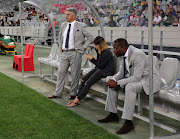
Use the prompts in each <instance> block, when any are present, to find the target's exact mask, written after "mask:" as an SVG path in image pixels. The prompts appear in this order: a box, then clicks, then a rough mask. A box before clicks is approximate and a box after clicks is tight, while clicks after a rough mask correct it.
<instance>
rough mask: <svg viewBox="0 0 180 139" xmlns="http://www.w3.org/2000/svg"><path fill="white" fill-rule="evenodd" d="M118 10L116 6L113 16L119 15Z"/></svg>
mask: <svg viewBox="0 0 180 139" xmlns="http://www.w3.org/2000/svg"><path fill="white" fill-rule="evenodd" d="M119 13H120V10H119V8H118V6H116V9H115V11H114V16H119Z"/></svg>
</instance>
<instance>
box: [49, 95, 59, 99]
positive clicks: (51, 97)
mask: <svg viewBox="0 0 180 139" xmlns="http://www.w3.org/2000/svg"><path fill="white" fill-rule="evenodd" d="M48 98H50V99H53V98H61V97H58V96H55V95H52V96H50V97H48Z"/></svg>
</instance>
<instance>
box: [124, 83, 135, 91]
mask: <svg viewBox="0 0 180 139" xmlns="http://www.w3.org/2000/svg"><path fill="white" fill-rule="evenodd" d="M133 89H134V85H133V83H128V84H127V85H126V86H125V92H129V91H132V90H133Z"/></svg>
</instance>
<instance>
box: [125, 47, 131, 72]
mask: <svg viewBox="0 0 180 139" xmlns="http://www.w3.org/2000/svg"><path fill="white" fill-rule="evenodd" d="M128 52H129V48H128V49H127V51H126V53H125V55H124V58H125V63H126V70H127V71H128V72H129V73H130V71H129V64H128Z"/></svg>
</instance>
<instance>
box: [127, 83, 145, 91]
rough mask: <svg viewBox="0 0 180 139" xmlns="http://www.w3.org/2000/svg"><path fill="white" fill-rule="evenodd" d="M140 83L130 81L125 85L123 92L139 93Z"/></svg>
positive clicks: (140, 89)
mask: <svg viewBox="0 0 180 139" xmlns="http://www.w3.org/2000/svg"><path fill="white" fill-rule="evenodd" d="M142 88H143V87H142V84H141V83H140V82H132V83H128V84H127V85H126V86H125V92H126V93H128V92H135V93H141V92H142Z"/></svg>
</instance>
